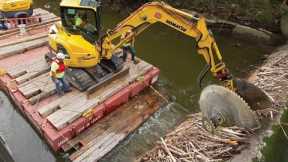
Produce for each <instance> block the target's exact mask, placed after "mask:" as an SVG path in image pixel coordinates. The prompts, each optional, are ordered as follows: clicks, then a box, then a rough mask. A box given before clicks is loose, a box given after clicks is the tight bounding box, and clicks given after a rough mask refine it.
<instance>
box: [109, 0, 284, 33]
mask: <svg viewBox="0 0 288 162" xmlns="http://www.w3.org/2000/svg"><path fill="white" fill-rule="evenodd" d="M149 1H152V0H136V1H133V0H107V1H105V2H104V5H105V6H109V8H112V9H113V10H115V11H117V12H120V13H122V14H127V13H129V12H131V11H133V10H135V9H136V8H138V7H139V6H141V5H142V4H144V3H145V2H149ZM164 1H165V2H168V3H169V4H171V5H173V6H175V7H177V8H183V9H188V10H192V11H197V12H199V13H201V14H203V15H205V16H209V17H214V18H215V17H217V18H220V19H223V20H228V21H232V22H237V23H239V24H241V25H245V26H250V27H253V28H262V29H266V30H269V31H271V32H273V33H278V34H279V33H281V31H280V19H281V14H282V13H281V10H280V8H281V6H282V1H281V0H249V1H248V0H230V1H211V0H194V1H190V0H164Z"/></svg>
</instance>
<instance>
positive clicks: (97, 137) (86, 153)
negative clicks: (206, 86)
mask: <svg viewBox="0 0 288 162" xmlns="http://www.w3.org/2000/svg"><path fill="white" fill-rule="evenodd" d="M162 104H163V100H161V98H159V97H158V96H157V95H156V94H155V93H154V92H153V91H152V90H149V89H148V90H146V91H145V92H144V93H142V94H140V95H139V96H136V97H134V98H133V99H131V100H130V101H129V102H128V103H126V104H124V105H122V106H121V107H120V108H118V109H117V110H115V111H114V112H112V113H111V114H109V115H108V116H106V117H105V118H103V119H102V120H100V121H98V122H97V124H95V125H93V126H91V127H90V128H89V129H87V130H86V131H84V132H83V133H81V134H80V135H78V136H77V137H75V138H74V139H72V140H70V141H69V143H66V144H64V145H63V146H62V149H63V150H64V151H68V150H70V151H71V150H73V151H74V152H73V151H72V152H73V153H72V154H70V157H69V158H70V160H72V161H73V162H86V161H98V160H100V159H101V158H102V157H103V156H104V155H106V154H107V153H108V152H110V151H111V150H112V149H113V148H114V147H115V146H116V145H118V144H119V143H120V142H121V141H122V140H124V139H125V138H126V137H127V136H128V135H129V134H130V133H132V132H133V131H134V130H135V129H136V128H138V127H139V126H140V125H141V124H143V123H144V122H145V121H146V120H147V119H148V118H149V117H150V116H151V115H152V114H153V113H154V112H156V111H157V110H158V109H159V108H160V107H161V105H162ZM75 148H77V149H75Z"/></svg>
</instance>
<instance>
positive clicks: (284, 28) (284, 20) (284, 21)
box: [281, 12, 288, 40]
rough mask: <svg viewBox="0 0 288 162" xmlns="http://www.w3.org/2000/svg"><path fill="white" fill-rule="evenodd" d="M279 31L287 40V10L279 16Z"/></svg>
mask: <svg viewBox="0 0 288 162" xmlns="http://www.w3.org/2000/svg"><path fill="white" fill-rule="evenodd" d="M281 31H282V34H283V35H284V36H285V37H286V38H287V40H288V12H287V13H285V14H284V15H283V16H282V18H281Z"/></svg>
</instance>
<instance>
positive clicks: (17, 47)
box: [0, 37, 48, 59]
mask: <svg viewBox="0 0 288 162" xmlns="http://www.w3.org/2000/svg"><path fill="white" fill-rule="evenodd" d="M47 42H48V37H43V38H39V39H35V40H31V41H26V42H21V43H18V44H12V45H8V46H4V47H1V50H0V59H3V58H6V57H10V56H13V55H16V54H20V53H23V52H25V51H27V50H30V49H33V48H37V47H41V46H44V45H46V44H47Z"/></svg>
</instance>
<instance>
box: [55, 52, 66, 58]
mask: <svg viewBox="0 0 288 162" xmlns="http://www.w3.org/2000/svg"><path fill="white" fill-rule="evenodd" d="M56 58H57V59H61V60H64V59H65V55H64V54H63V53H61V52H59V53H57V54H56Z"/></svg>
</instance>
